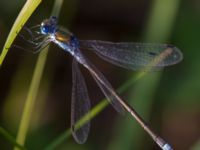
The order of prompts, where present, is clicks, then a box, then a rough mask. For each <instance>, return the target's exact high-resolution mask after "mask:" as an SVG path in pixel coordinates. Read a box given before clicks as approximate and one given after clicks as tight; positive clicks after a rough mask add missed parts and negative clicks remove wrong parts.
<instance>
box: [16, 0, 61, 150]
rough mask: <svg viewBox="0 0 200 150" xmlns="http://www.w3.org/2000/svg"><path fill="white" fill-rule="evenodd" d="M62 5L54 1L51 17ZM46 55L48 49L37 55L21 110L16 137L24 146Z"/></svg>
mask: <svg viewBox="0 0 200 150" xmlns="http://www.w3.org/2000/svg"><path fill="white" fill-rule="evenodd" d="M62 3H63V0H56V1H55V3H54V8H53V10H52V15H53V16H57V17H58V14H59V12H60V9H61V6H62ZM47 54H48V47H47V48H45V49H44V50H43V51H42V52H41V53H40V54H39V57H38V60H37V63H36V67H35V70H34V74H33V77H32V81H31V84H30V88H29V92H28V96H27V99H26V101H25V106H24V110H23V113H22V119H21V122H20V127H19V131H18V135H17V142H19V143H20V144H22V145H24V143H25V139H26V135H27V131H28V128H29V124H30V120H31V116H32V112H33V108H34V106H35V102H36V96H37V94H38V89H39V85H40V81H41V78H42V74H43V71H44V66H45V63H46V59H47ZM14 150H18V148H16V147H15V148H14Z"/></svg>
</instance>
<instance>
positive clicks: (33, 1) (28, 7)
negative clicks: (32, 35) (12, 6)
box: [0, 0, 42, 67]
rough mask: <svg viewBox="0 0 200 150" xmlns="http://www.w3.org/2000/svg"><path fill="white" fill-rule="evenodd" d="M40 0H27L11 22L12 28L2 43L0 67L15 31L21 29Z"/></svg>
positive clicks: (17, 31)
mask: <svg viewBox="0 0 200 150" xmlns="http://www.w3.org/2000/svg"><path fill="white" fill-rule="evenodd" d="M41 1H42V0H27V2H26V3H25V5H24V7H23V8H22V10H21V12H20V13H19V15H18V17H17V19H16V21H15V23H14V24H13V27H12V29H11V30H10V33H9V35H8V38H7V40H6V42H5V44H4V47H3V50H2V52H1V55H0V67H1V65H2V63H3V61H4V59H5V57H6V55H7V53H8V50H9V48H10V47H11V45H12V43H13V41H14V40H15V38H16V36H17V33H19V31H20V30H21V28H22V26H23V25H24V24H25V23H26V21H27V20H28V18H29V17H30V16H31V14H32V13H33V12H34V10H35V9H36V8H37V7H38V5H39V4H40V2H41Z"/></svg>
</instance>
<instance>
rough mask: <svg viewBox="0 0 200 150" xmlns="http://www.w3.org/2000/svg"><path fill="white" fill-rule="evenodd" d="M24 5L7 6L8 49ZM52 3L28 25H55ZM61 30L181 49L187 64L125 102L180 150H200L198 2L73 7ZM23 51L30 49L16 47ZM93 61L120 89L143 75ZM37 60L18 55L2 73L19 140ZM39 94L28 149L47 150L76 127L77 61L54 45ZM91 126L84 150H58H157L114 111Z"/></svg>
mask: <svg viewBox="0 0 200 150" xmlns="http://www.w3.org/2000/svg"><path fill="white" fill-rule="evenodd" d="M24 3H25V2H24ZM24 3H22V2H21V1H19V2H18V1H16V2H12V3H10V2H8V1H5V0H2V1H1V2H0V35H1V36H0V37H1V41H0V44H1V47H3V45H4V43H5V40H6V38H7V35H8V33H9V32H10V29H11V27H12V24H13V22H14V20H15V19H16V17H17V14H19V12H20V10H21V8H22V7H23V5H24ZM53 4H54V1H53V0H49V1H42V3H41V5H40V6H39V8H38V9H37V10H36V12H35V13H34V14H33V15H32V16H31V18H30V19H29V21H28V23H27V26H33V25H35V24H38V23H40V22H41V21H42V20H43V19H44V18H48V17H49V16H50V14H51V11H52V8H53ZM47 6H48V7H47ZM8 16H9V17H8ZM59 24H61V25H62V26H65V27H68V28H69V29H70V30H71V31H72V32H73V33H74V34H76V35H77V36H78V37H79V38H80V39H100V40H109V41H115V42H117V41H137V42H138V41H139V42H154V43H161V42H162V43H171V44H174V45H176V46H178V47H179V48H180V49H181V50H182V52H183V54H184V60H183V61H182V62H181V63H180V64H177V65H175V66H172V67H169V68H165V69H164V70H163V71H162V72H153V73H149V74H148V75H147V76H146V77H145V78H142V79H141V80H139V81H137V82H136V83H135V84H134V85H133V86H132V87H131V88H129V90H128V91H127V92H126V93H124V94H121V95H122V96H123V97H124V99H126V100H127V101H129V103H130V104H131V105H132V106H134V108H135V109H136V110H137V111H138V112H139V113H140V114H141V115H142V116H143V117H145V120H147V121H148V122H149V123H150V125H151V127H152V128H153V129H155V131H156V132H157V133H159V134H160V135H162V137H164V138H165V139H166V140H167V141H168V142H169V143H170V144H172V145H173V147H174V149H176V150H188V149H191V150H198V149H200V146H199V144H198V143H199V140H200V139H199V138H200V119H199V118H200V111H199V110H200V109H199V107H200V105H199V104H200V102H199V100H200V92H199V89H200V80H199V76H200V69H199V67H198V65H199V64H200V62H199V61H200V59H199V57H200V51H199V50H198V49H200V45H199V42H198V41H199V38H198V37H199V33H200V28H199V26H200V2H199V1H198V0H191V1H187V0H182V1H179V0H169V1H165V0H152V1H146V0H141V1H139V0H135V1H132V0H124V1H115V0H109V1H106V0H101V1H99V0H93V1H89V0H85V1H79V0H73V1H72V0H67V1H64V4H63V6H62V9H61V14H60V17H59ZM17 44H19V45H20V44H23V43H22V42H20V41H17ZM86 55H87V56H88V57H89V59H91V61H93V62H94V63H95V64H96V65H97V66H98V68H100V70H101V71H102V72H103V73H104V74H105V76H106V77H107V78H108V80H109V81H110V82H111V84H113V86H114V87H116V89H117V87H121V86H122V85H123V84H124V83H125V82H126V81H129V80H128V79H130V78H134V77H135V76H137V74H138V72H132V71H127V70H124V69H120V68H118V67H115V66H113V65H107V63H106V62H104V61H102V60H100V59H99V58H98V57H96V56H94V55H93V54H91V53H86ZM36 61H37V55H33V54H30V53H28V52H24V51H21V50H17V49H15V48H12V49H11V50H10V51H9V52H8V54H7V56H6V58H5V60H4V63H3V65H2V66H1V68H0V85H1V86H0V110H1V116H0V126H1V127H3V128H5V129H6V130H7V131H9V133H11V135H15V137H16V135H17V132H18V127H19V122H20V120H21V116H22V110H23V107H24V104H25V99H26V97H27V93H28V88H29V86H30V82H31V78H32V75H33V70H34V68H35V64H36ZM83 71H84V74H85V76H87V78H86V80H87V85H88V91H89V94H90V97H91V101H92V105H93V106H95V105H96V104H97V103H99V101H100V100H102V99H103V95H102V94H100V93H101V92H100V90H99V89H98V87H97V86H96V84H95V83H94V81H93V80H92V78H91V77H90V75H89V74H88V73H87V71H86V72H85V70H83ZM38 91H39V93H38V95H37V97H36V104H35V107H34V108H33V114H32V116H31V118H30V120H31V123H30V124H31V125H30V127H29V129H28V135H27V138H26V143H25V147H26V148H27V149H30V150H31V149H33V150H34V149H43V148H44V147H46V146H48V144H49V143H51V142H52V141H53V140H54V139H55V138H57V137H59V135H60V134H63V133H65V132H66V130H67V129H69V126H70V122H69V120H70V118H69V117H70V99H71V57H70V56H69V55H68V54H65V52H63V51H62V50H60V49H59V48H57V47H56V46H55V45H51V47H50V51H49V54H48V58H47V62H46V65H45V70H44V74H43V78H42V80H41V83H40V87H39V88H38ZM91 122H92V127H91V132H90V135H89V138H88V141H87V142H86V143H85V144H83V145H78V144H77V143H75V141H74V140H72V138H71V139H66V141H65V142H63V143H62V144H59V146H58V147H57V148H56V149H73V150H78V149H81V150H84V149H87V150H88V149H99V150H100V149H109V150H112V149H113V150H114V149H145V150H147V149H148V150H150V149H158V147H157V146H156V145H155V144H154V143H153V142H152V140H151V139H150V137H149V136H148V135H146V133H145V132H144V131H143V130H142V129H141V128H140V127H138V125H137V123H135V121H133V119H132V118H130V116H129V115H126V116H125V117H120V116H118V115H117V113H116V112H115V111H114V110H113V108H112V107H111V106H109V107H108V108H106V109H105V110H104V111H102V112H101V114H99V115H98V116H96V117H95V118H94V119H93V120H92V121H91ZM144 143H145V144H144ZM12 148H13V144H12V143H10V142H9V141H7V140H5V139H4V138H3V137H2V136H0V149H6V150H7V149H12Z"/></svg>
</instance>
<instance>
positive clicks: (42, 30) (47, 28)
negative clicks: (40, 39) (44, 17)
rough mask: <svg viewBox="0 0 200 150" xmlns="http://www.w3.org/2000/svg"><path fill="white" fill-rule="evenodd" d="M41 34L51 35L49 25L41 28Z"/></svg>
mask: <svg viewBox="0 0 200 150" xmlns="http://www.w3.org/2000/svg"><path fill="white" fill-rule="evenodd" d="M41 33H42V34H48V33H49V26H47V25H43V26H41Z"/></svg>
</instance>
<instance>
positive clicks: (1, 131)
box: [0, 127, 25, 150]
mask: <svg viewBox="0 0 200 150" xmlns="http://www.w3.org/2000/svg"><path fill="white" fill-rule="evenodd" d="M0 134H1V135H2V136H3V137H4V138H5V139H6V140H8V141H9V142H10V143H12V144H13V145H15V146H16V147H17V148H18V149H20V150H25V148H24V147H23V146H22V145H20V144H19V143H17V142H16V141H15V138H14V137H13V136H12V135H11V134H10V133H9V132H8V131H6V130H5V129H4V128H2V127H0Z"/></svg>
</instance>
